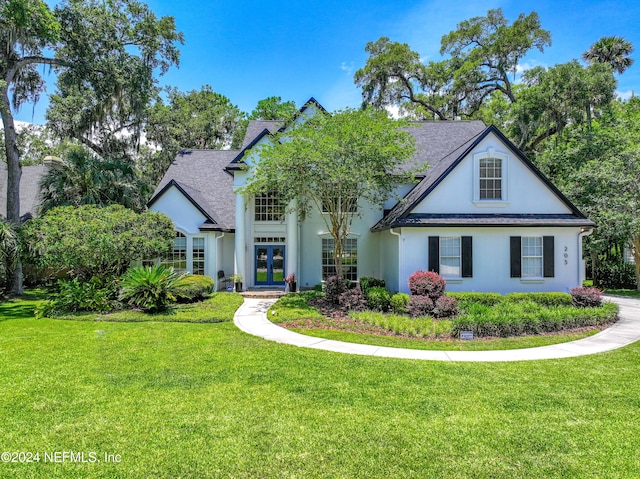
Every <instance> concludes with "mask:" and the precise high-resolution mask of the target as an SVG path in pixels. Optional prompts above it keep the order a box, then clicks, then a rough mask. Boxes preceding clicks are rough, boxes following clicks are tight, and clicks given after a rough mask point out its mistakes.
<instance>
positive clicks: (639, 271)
mask: <svg viewBox="0 0 640 479" xmlns="http://www.w3.org/2000/svg"><path fill="white" fill-rule="evenodd" d="M633 260H634V261H635V263H636V290H637V291H640V236H634V237H633Z"/></svg>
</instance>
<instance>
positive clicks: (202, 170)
mask: <svg viewBox="0 0 640 479" xmlns="http://www.w3.org/2000/svg"><path fill="white" fill-rule="evenodd" d="M237 154H238V150H184V151H181V152H180V153H178V155H177V156H176V158H175V160H173V163H171V166H169V169H168V170H167V172H166V173H165V175H164V177H163V178H162V180H161V181H160V184H159V185H158V187H157V188H156V190H155V192H154V193H153V196H152V197H151V200H149V203H148V204H149V206H150V205H152V204H153V203H154V202H155V201H156V200H157V199H158V198H159V197H160V196H161V194H162V193H163V191H164V190H165V188H166V187H168V186H169V184H170V183H171V181H172V180H173V181H174V182H175V183H176V184H177V185H178V186H179V188H181V189H182V190H183V192H184V193H185V194H186V195H187V196H188V197H190V198H191V200H192V202H194V204H195V205H196V206H197V207H199V208H200V210H201V211H202V212H203V213H204V214H205V216H207V217H208V218H210V219H211V220H212V221H214V222H215V224H212V223H211V221H209V220H207V221H206V222H205V224H203V226H202V228H203V229H213V230H232V229H234V228H235V209H236V197H235V194H234V193H233V177H232V176H231V175H230V174H229V173H227V172H226V171H225V167H226V166H227V165H228V164H229V162H230V161H231V160H233V158H235V156H236V155H237Z"/></svg>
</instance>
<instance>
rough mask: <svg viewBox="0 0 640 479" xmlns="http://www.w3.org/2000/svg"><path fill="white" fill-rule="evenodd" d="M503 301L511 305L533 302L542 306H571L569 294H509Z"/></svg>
mask: <svg viewBox="0 0 640 479" xmlns="http://www.w3.org/2000/svg"><path fill="white" fill-rule="evenodd" d="M504 300H505V301H509V302H512V303H521V302H523V301H533V302H534V303H536V304H540V305H542V306H571V295H570V294H569V293H509V294H507V295H505V296H504Z"/></svg>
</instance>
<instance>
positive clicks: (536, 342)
mask: <svg viewBox="0 0 640 479" xmlns="http://www.w3.org/2000/svg"><path fill="white" fill-rule="evenodd" d="M291 330H292V331H296V332H298V333H300V334H305V335H307V336H314V337H316V338H324V339H333V340H336V341H346V342H348V343H358V344H371V345H374V346H387V347H390V348H408V349H425V350H432V351H495V350H499V349H524V348H537V347H539V346H548V345H550V344H559V343H566V342H568V341H576V340H578V339H583V338H586V337H588V336H592V335H594V334H596V333H598V332H599V331H581V332H576V333H565V334H553V335H541V336H524V337H517V338H497V339H481V340H477V339H476V340H473V341H459V340H450V341H440V340H428V339H414V338H405V337H395V336H381V335H378V334H363V333H353V332H350V331H338V330H335V329H320V328H291Z"/></svg>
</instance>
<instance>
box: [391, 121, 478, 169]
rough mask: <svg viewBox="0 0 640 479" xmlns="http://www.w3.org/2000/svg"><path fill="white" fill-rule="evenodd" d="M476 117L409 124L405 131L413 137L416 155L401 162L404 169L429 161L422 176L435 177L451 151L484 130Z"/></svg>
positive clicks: (445, 166) (445, 164)
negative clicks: (466, 119)
mask: <svg viewBox="0 0 640 479" xmlns="http://www.w3.org/2000/svg"><path fill="white" fill-rule="evenodd" d="M485 128H486V126H485V125H484V123H483V122H481V121H479V120H473V121H421V122H415V123H412V127H411V128H408V129H407V131H408V132H409V133H411V135H412V136H413V137H414V138H415V139H416V154H415V155H414V157H413V159H412V160H411V161H409V162H407V163H406V164H405V167H404V169H405V171H406V170H408V169H411V168H415V167H418V166H422V165H424V164H425V163H428V164H429V169H428V170H427V171H426V172H425V173H424V174H425V175H426V176H429V177H433V176H435V175H437V176H439V173H441V172H442V171H444V170H445V169H446V168H447V166H448V165H447V162H446V161H445V160H446V159H447V158H448V157H449V156H450V155H451V153H453V152H454V151H456V150H458V149H459V148H460V147H462V146H463V145H465V144H467V143H468V142H469V141H470V140H471V139H473V138H474V137H476V136H477V135H478V134H480V133H482V132H483V131H484V130H485Z"/></svg>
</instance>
